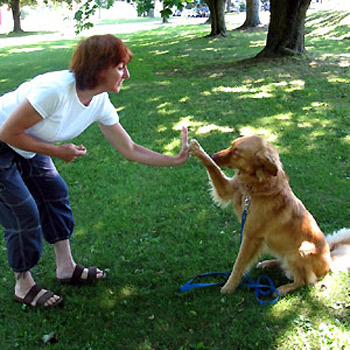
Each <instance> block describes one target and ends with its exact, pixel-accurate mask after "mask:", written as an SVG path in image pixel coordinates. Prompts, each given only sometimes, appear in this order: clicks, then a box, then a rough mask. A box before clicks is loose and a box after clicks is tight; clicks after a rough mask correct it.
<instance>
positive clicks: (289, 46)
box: [257, 0, 311, 57]
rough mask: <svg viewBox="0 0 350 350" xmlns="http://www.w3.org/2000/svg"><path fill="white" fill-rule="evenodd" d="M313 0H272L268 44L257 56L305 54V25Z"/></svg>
mask: <svg viewBox="0 0 350 350" xmlns="http://www.w3.org/2000/svg"><path fill="white" fill-rule="evenodd" d="M310 2H311V0H271V2H270V4H271V5H270V12H271V18H270V24H269V31H268V34H267V40H266V46H265V48H264V49H263V50H262V51H261V52H260V53H259V54H258V55H257V57H274V56H292V55H304V54H305V52H306V51H305V41H304V37H305V34H304V26H305V18H306V12H307V9H308V8H309V5H310Z"/></svg>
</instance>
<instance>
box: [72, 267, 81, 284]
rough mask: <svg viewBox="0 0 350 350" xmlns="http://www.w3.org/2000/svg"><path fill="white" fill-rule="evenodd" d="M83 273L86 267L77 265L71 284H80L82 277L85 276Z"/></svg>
mask: <svg viewBox="0 0 350 350" xmlns="http://www.w3.org/2000/svg"><path fill="white" fill-rule="evenodd" d="M83 272H84V266H82V265H79V264H77V265H76V266H75V269H74V272H73V275H72V277H71V279H70V281H71V283H78V282H80V280H81V275H82V274H83Z"/></svg>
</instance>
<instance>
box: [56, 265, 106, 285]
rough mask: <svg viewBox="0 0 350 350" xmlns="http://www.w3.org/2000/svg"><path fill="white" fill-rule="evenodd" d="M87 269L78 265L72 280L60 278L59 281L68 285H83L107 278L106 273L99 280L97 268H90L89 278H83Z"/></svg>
mask: <svg viewBox="0 0 350 350" xmlns="http://www.w3.org/2000/svg"><path fill="white" fill-rule="evenodd" d="M84 269H85V267H84V266H82V265H78V264H77V265H76V266H75V269H74V272H73V275H72V277H70V278H58V281H59V282H61V283H66V284H75V285H76V284H82V283H87V282H92V281H94V280H99V279H102V278H105V277H106V274H105V272H103V276H102V277H101V278H97V267H89V268H88V275H87V278H81V276H82V275H83V272H84Z"/></svg>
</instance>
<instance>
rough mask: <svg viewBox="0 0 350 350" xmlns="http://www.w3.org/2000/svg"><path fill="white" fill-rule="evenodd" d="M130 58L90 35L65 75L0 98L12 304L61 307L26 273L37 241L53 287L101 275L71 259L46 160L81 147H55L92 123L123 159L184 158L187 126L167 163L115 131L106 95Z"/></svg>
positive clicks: (58, 193) (1, 219) (61, 199)
mask: <svg viewBox="0 0 350 350" xmlns="http://www.w3.org/2000/svg"><path fill="white" fill-rule="evenodd" d="M131 59H132V53H131V51H130V50H129V49H128V47H127V46H126V45H125V44H124V43H123V42H122V41H121V40H120V39H118V38H116V37H115V36H113V35H109V34H108V35H96V36H92V37H90V38H88V39H86V40H82V41H81V42H80V43H79V44H78V46H77V48H76V49H75V52H74V54H73V56H72V60H71V65H70V70H69V71H68V70H66V71H58V72H49V73H45V74H43V75H40V76H37V77H35V78H34V79H33V80H31V81H30V82H26V83H24V84H22V85H20V86H19V87H18V88H17V89H16V90H15V91H13V92H9V93H7V94H5V95H3V96H2V97H1V98H0V224H1V225H2V226H3V228H4V237H5V242H6V248H7V253H8V261H9V265H10V267H11V268H12V269H13V271H14V273H15V278H16V282H15V294H14V296H15V300H16V301H18V302H21V303H25V304H27V305H30V306H34V307H36V306H44V307H51V306H55V305H58V304H59V303H60V302H61V301H62V298H61V297H60V296H58V295H56V294H54V293H52V292H50V291H47V290H45V289H42V288H40V287H38V286H37V285H36V284H35V281H34V279H33V276H32V274H31V272H30V269H31V268H33V267H34V266H35V265H36V264H38V262H39V259H40V256H41V252H42V241H41V235H43V236H44V237H45V239H46V240H47V241H48V242H49V243H51V244H52V245H53V248H54V252H55V256H56V264H57V269H56V276H57V279H58V280H59V281H61V282H63V283H80V282H85V281H87V280H98V279H101V278H103V277H104V272H103V271H101V270H100V269H98V268H95V267H91V268H84V267H82V266H81V265H78V264H76V263H75V261H74V259H73V256H72V253H71V250H70V243H69V238H70V236H71V234H72V231H73V217H72V213H71V209H70V206H69V199H68V188H67V185H66V184H65V182H64V181H63V179H62V178H61V176H60V175H59V174H58V172H57V170H56V169H55V166H54V164H53V162H52V160H51V157H56V158H59V159H62V160H63V161H65V162H67V163H69V162H71V161H73V160H75V159H76V158H78V157H82V156H85V155H86V149H85V147H84V146H83V145H79V146H77V145H75V144H72V143H63V144H62V143H60V144H57V142H62V141H66V140H71V139H73V138H74V137H76V136H78V135H79V134H81V133H82V132H83V131H84V130H85V129H86V128H87V127H88V126H89V125H90V124H91V123H93V122H98V124H99V127H100V129H101V132H102V133H103V134H104V136H105V137H106V138H107V139H108V140H109V142H110V143H111V144H112V146H113V147H114V148H115V149H116V150H117V151H118V152H120V153H121V154H122V155H123V156H124V157H125V158H126V159H127V160H129V161H134V162H139V163H143V164H148V165H154V166H175V165H180V164H183V163H184V162H186V161H187V160H188V145H187V129H186V128H184V129H183V132H182V148H181V150H180V152H179V154H178V155H176V156H174V157H172V156H168V155H163V154H160V153H157V152H153V151H151V150H149V149H147V148H145V147H142V146H140V145H138V144H136V143H135V142H133V141H132V139H131V138H130V136H129V135H128V134H127V132H126V131H125V130H124V129H123V127H122V126H121V125H120V123H119V119H118V115H117V112H116V110H115V108H114V107H113V105H112V103H111V102H110V100H109V97H108V93H109V92H114V93H118V92H119V90H120V87H121V84H122V83H123V81H124V79H127V78H129V77H130V75H129V72H128V69H127V64H128V63H129V62H130V61H131Z"/></svg>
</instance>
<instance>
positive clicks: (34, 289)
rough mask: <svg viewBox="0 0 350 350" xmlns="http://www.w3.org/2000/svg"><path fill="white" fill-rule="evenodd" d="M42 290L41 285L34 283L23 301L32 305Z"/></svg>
mask: <svg viewBox="0 0 350 350" xmlns="http://www.w3.org/2000/svg"><path fill="white" fill-rule="evenodd" d="M41 290H42V288H41V287H39V286H38V285H37V284H34V286H33V287H32V288H30V290H29V292H28V293H27V295H26V296H25V297H24V298H23V303H24V304H27V305H30V304H31V303H32V302H33V300H34V299H35V297H36V296H37V295H38V293H40V291H41Z"/></svg>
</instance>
